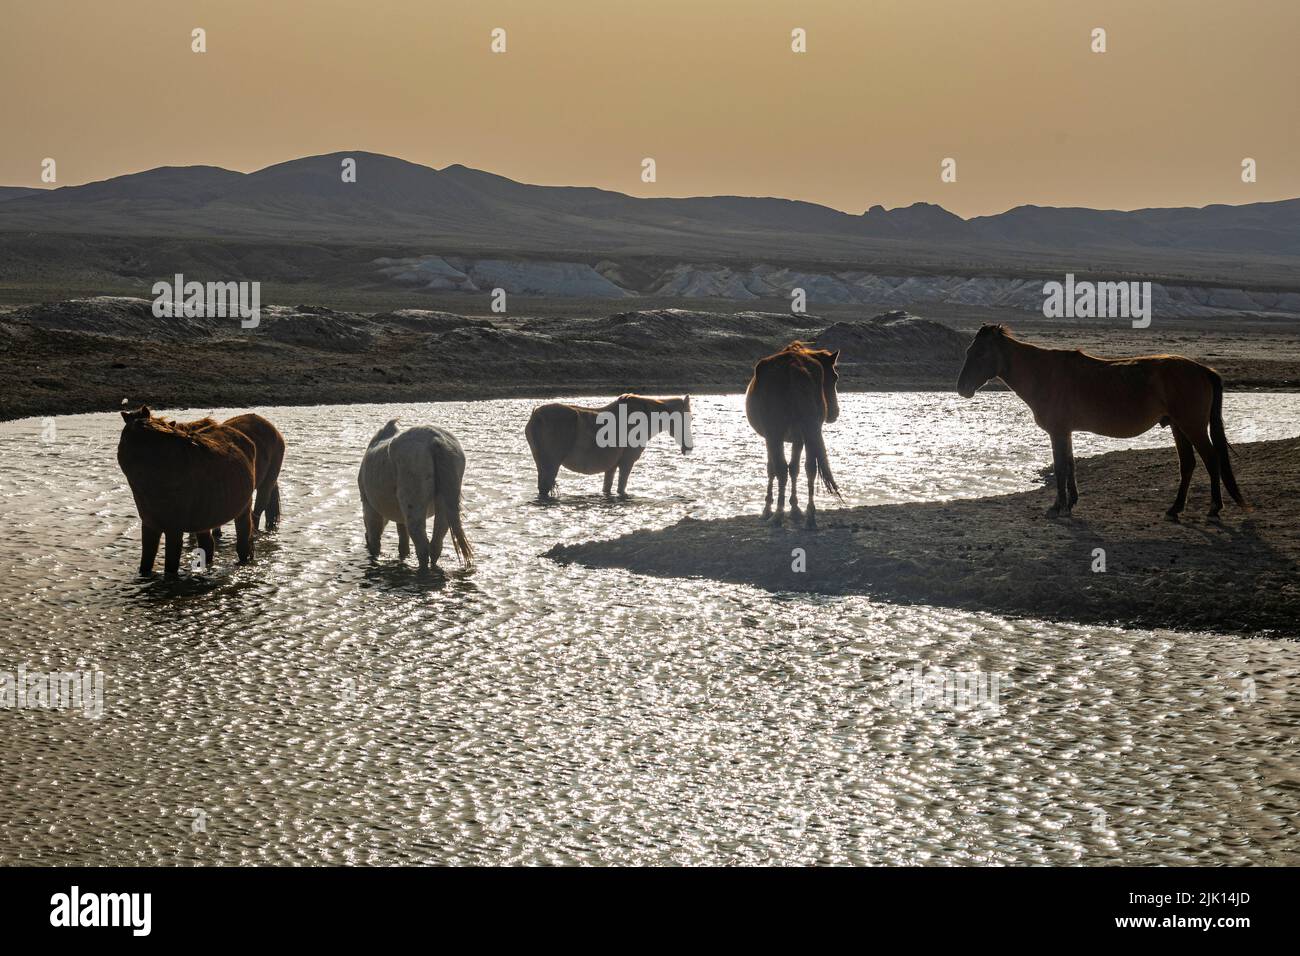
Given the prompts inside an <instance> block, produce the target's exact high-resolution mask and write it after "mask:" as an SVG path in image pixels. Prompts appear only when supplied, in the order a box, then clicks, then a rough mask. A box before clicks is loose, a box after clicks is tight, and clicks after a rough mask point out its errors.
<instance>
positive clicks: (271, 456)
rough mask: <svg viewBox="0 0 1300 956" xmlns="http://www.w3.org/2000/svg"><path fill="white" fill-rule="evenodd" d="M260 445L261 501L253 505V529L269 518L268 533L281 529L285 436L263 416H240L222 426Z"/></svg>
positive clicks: (258, 475) (258, 496) (259, 498)
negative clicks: (281, 489)
mask: <svg viewBox="0 0 1300 956" xmlns="http://www.w3.org/2000/svg"><path fill="white" fill-rule="evenodd" d="M221 425H222V427H223V428H233V429H235V431H237V432H240V433H242V434H244V435H246V436H248V438H249V439H250V440H251V441H252V442H253V444H254V445H255V446H257V500H256V502H255V503H254V505H253V530H254V531H256V530H257V526H258V524H259V523H260V521H261V518H262V515H263V514H265V515H266V530H267V531H275V530H277V529H278V528H279V527H280V466H281V465H282V464H284V436H283V435H281V434H280V430H279V429H278V428H276V427H275V426H274V425H272V424H271V423H270V422H269V421H267V420H266V419H265V418H263V417H262V416H261V415H254V414H248V415H236V416H235V417H234V418H227V419H226V420H225V421H224V422H222V423H221Z"/></svg>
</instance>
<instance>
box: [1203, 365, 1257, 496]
mask: <svg viewBox="0 0 1300 956" xmlns="http://www.w3.org/2000/svg"><path fill="white" fill-rule="evenodd" d="M1209 372H1210V383H1211V385H1212V386H1213V388H1214V398H1213V399H1212V400H1211V402H1210V442H1211V444H1213V445H1214V450H1215V452H1216V453H1217V454H1218V456H1219V473H1220V476H1221V477H1222V478H1223V485H1224V487H1225V488H1227V489H1228V494H1230V495H1232V500H1233V501H1235V502H1237V504H1239V505H1241V506H1242V507H1243V508H1249V507H1250V506H1249V505H1248V504H1246V499H1245V498H1243V497H1242V494H1241V491H1240V490H1239V489H1238V488H1237V476H1236V475H1234V474H1233V473H1232V455H1233V454H1234V450H1233V448H1232V446H1230V445H1229V444H1228V434H1227V432H1225V431H1224V430H1223V378H1222V376H1220V375H1219V373H1218V372H1216V371H1214V370H1213V369H1210V370H1209Z"/></svg>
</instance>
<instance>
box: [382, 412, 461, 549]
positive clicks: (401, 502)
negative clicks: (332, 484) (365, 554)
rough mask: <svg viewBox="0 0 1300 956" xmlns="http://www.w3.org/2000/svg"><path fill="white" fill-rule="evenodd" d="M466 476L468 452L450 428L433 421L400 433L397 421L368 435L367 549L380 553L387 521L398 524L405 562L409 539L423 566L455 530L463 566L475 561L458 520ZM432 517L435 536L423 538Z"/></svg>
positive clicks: (398, 534)
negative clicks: (371, 435) (431, 424)
mask: <svg viewBox="0 0 1300 956" xmlns="http://www.w3.org/2000/svg"><path fill="white" fill-rule="evenodd" d="M464 477H465V452H464V451H463V450H462V449H461V447H460V442H458V441H457V440H456V437H455V436H454V435H452V433H451V432H449V431H447V430H446V429H443V428H438V427H436V426H429V425H417V426H416V427H414V428H408V429H407V430H406V431H404V432H402V433H401V434H400V435H399V434H398V432H397V419H395V418H394V419H393V420H392V421H390V422H389V423H388V424H387V425H385V426H384V427H383V428H381V429H379V431H377V432H375V437H374V438H372V439H370V444H369V446H367V448H366V454H365V457H363V458H362V459H361V471H360V473H359V474H358V475H357V485H358V487H359V488H360V491H361V512H362V517H363V519H364V521H365V526H366V550H367V551H369V552H370V556H371V557H372V558H377V557H379V543H380V539H381V538H382V537H383V535H384V528H385V527H387V526H388V522H389V521H395V522H397V553H398V557H399V558H401V559H403V560H405V558H406V556H407V555H408V554H409V553H410V543H411V541H412V540H414V542H415V554H416V557H417V558H418V559H419V562H420V569H421V570H426V569H427V568H428V567H429V565H430V564H437V563H438V558H439V557H441V555H442V543H443V541H444V540H445V539H446V537H447V532H448V531H450V532H451V543H452V547H454V548H455V549H456V556H457V557H458V558H460V561H461V563H462V564H465V565H468V564H470V563H471V562H472V561H473V559H474V549H473V548H471V547H470V544H469V539H468V538H466V537H465V529H464V528H463V527H461V523H460V490H461V483H462V481H463V479H464ZM429 517H432V518H433V540H432V542H430V541H429V539H428V538H426V537H425V532H424V525H425V519H427V518H429Z"/></svg>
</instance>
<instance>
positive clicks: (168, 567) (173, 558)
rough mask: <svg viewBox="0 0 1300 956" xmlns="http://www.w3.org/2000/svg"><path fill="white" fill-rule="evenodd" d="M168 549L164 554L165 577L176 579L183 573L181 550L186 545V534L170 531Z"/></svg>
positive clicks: (168, 533)
mask: <svg viewBox="0 0 1300 956" xmlns="http://www.w3.org/2000/svg"><path fill="white" fill-rule="evenodd" d="M166 534H167V547H166V550H165V551H164V552H163V576H164V577H169V578H174V577H177V576H178V575H179V574H180V571H181V548H182V546H183V545H184V544H185V532H184V531H180V530H175V531H168V532H166Z"/></svg>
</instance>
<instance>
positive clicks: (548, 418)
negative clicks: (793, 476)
mask: <svg viewBox="0 0 1300 956" xmlns="http://www.w3.org/2000/svg"><path fill="white" fill-rule="evenodd" d="M584 412H589V410H588V409H583V408H579V407H578V406H577V405H566V404H564V403H563V402H550V403H548V404H546V405H538V406H537V407H536V408H534V409H533V413H532V414H531V415H529V416H528V424H527V425H526V426H525V427H524V437H525V438H527V439H528V447H529V448H530V449H532V452H533V457H534V459H535V458H536V457H537V456H538V454H539V453H540V454H542V455H543V456H544V457H548V458H549V457H556V458H557V459H562V458H563V457H564V456H565V455H566V454H568V452H569V451H570V449H572V448H573V445H574V442H575V441H576V440H577V437H578V431H579V426H580V424H581V422H580V420H581V418H582V416H583V413H584ZM590 414H592V417H593V419H594V412H592V413H590Z"/></svg>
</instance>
